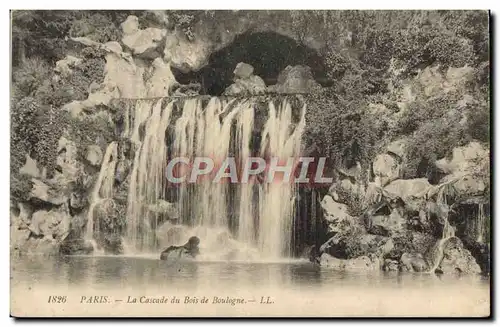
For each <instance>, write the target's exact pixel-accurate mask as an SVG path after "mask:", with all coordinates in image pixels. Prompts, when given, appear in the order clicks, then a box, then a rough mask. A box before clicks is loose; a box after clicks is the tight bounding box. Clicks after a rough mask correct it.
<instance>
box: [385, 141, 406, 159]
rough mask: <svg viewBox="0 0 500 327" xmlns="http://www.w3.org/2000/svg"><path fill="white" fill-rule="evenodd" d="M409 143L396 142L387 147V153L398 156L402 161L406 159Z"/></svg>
mask: <svg viewBox="0 0 500 327" xmlns="http://www.w3.org/2000/svg"><path fill="white" fill-rule="evenodd" d="M407 144H408V141H407V140H406V139H398V140H395V141H393V142H391V143H389V145H387V153H389V154H392V155H395V156H397V157H398V158H399V159H400V160H403V159H404V158H405V157H406V148H407Z"/></svg>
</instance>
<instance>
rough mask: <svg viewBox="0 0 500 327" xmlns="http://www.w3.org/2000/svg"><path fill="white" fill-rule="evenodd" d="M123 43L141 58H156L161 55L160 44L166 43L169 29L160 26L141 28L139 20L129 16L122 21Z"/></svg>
mask: <svg viewBox="0 0 500 327" xmlns="http://www.w3.org/2000/svg"><path fill="white" fill-rule="evenodd" d="M122 30H123V38H122V43H123V44H124V45H125V47H127V48H128V49H130V50H131V51H132V53H133V54H134V55H135V56H137V57H140V58H145V59H154V58H157V57H159V56H160V55H161V52H162V50H161V49H160V46H161V45H162V44H163V43H164V39H165V37H166V35H167V31H166V30H163V29H159V28H146V29H144V30H140V29H139V20H138V18H137V17H135V16H128V18H127V20H126V21H125V22H123V23H122Z"/></svg>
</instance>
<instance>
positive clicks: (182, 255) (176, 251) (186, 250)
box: [160, 236, 200, 260]
mask: <svg viewBox="0 0 500 327" xmlns="http://www.w3.org/2000/svg"><path fill="white" fill-rule="evenodd" d="M199 244H200V239H199V238H198V237H196V236H193V237H191V238H190V239H189V241H188V242H187V243H186V244H184V245H183V246H170V247H168V248H167V249H165V250H164V251H163V252H162V253H161V254H160V260H183V259H188V260H189V259H195V258H196V256H197V255H198V254H199V253H200V249H199V247H198V245H199Z"/></svg>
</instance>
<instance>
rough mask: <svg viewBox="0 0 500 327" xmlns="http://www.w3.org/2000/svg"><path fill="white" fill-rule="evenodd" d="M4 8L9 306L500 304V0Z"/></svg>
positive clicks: (141, 312) (209, 312) (245, 312)
mask: <svg viewBox="0 0 500 327" xmlns="http://www.w3.org/2000/svg"><path fill="white" fill-rule="evenodd" d="M10 14H11V65H12V67H11V73H12V74H11V93H10V94H11V99H10V117H11V125H10V137H11V139H10V165H11V171H10V190H11V193H10V196H11V198H10V267H11V269H10V273H11V276H10V278H11V279H10V280H11V293H10V303H11V304H10V305H11V308H10V312H11V315H12V316H14V317H20V318H22V317H489V316H490V314H491V313H490V301H491V299H490V239H491V229H490V226H491V223H490V218H491V214H492V212H491V210H490V208H491V207H490V205H491V201H490V199H491V197H490V188H491V186H490V147H491V144H490V133H491V131H490V105H491V104H490V39H489V35H490V34H489V29H490V23H489V22H490V13H489V12H488V11H479V10H476V11H474V10H469V11H458V10H454V11H452V10H440V11H418V10H412V11H404V10H399V11H369V10H356V11H355V10H331V11H327V10H297V11H294V10H279V11H271V10H254V11H245V10H226V11H224V10H151V11H149V10H142V11H141V10H127V11H125V10H111V11H110V10H107V11H104V10H103V11H85V10H58V11H44V10H31V11H30V10H12V11H11V13H10Z"/></svg>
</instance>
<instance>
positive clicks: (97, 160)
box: [85, 145, 103, 166]
mask: <svg viewBox="0 0 500 327" xmlns="http://www.w3.org/2000/svg"><path fill="white" fill-rule="evenodd" d="M102 156H103V154H102V150H101V148H100V147H99V146H97V145H89V146H88V147H87V155H86V157H85V159H87V161H88V162H89V163H90V164H91V165H92V166H99V165H100V164H101V162H102Z"/></svg>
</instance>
